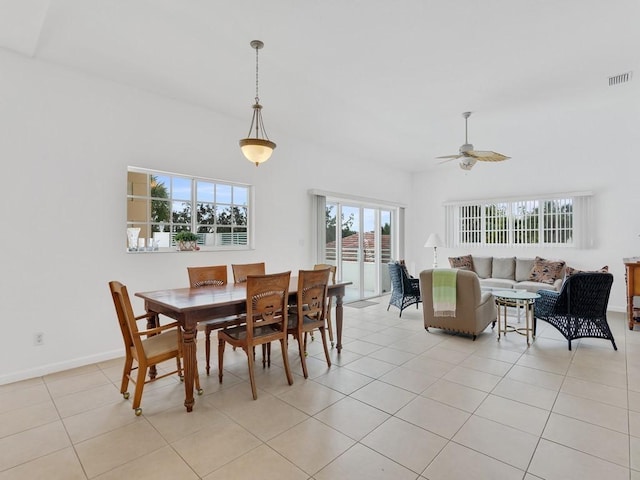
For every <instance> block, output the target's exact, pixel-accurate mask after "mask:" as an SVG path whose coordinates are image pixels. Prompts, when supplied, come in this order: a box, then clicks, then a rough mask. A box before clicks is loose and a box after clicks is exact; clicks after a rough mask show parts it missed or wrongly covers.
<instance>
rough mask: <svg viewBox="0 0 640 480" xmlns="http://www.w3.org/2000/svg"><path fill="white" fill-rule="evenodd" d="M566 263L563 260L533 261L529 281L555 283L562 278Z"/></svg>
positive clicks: (538, 258) (538, 259) (537, 258)
mask: <svg viewBox="0 0 640 480" xmlns="http://www.w3.org/2000/svg"><path fill="white" fill-rule="evenodd" d="M564 265H565V262H564V261H563V260H547V259H545V258H540V257H536V258H535V260H534V261H533V268H532V269H531V273H530V274H529V280H530V281H532V282H540V283H547V284H549V285H553V283H554V282H555V281H556V280H557V279H558V278H560V276H561V275H562V271H563V269H564Z"/></svg>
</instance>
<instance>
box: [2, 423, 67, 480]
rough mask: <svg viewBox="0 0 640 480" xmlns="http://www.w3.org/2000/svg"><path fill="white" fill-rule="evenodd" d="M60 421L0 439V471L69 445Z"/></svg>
mask: <svg viewBox="0 0 640 480" xmlns="http://www.w3.org/2000/svg"><path fill="white" fill-rule="evenodd" d="M70 444H71V442H70V440H69V437H68V435H67V432H66V431H65V429H64V426H63V425H62V422H61V421H60V420H57V421H55V422H52V423H47V424H46V425H42V426H40V427H35V428H32V429H29V430H24V431H22V432H20V433H15V434H13V435H10V436H8V437H4V438H3V439H0V471H2V470H5V469H8V468H11V467H15V466H16V465H20V464H22V463H24V462H28V461H30V460H33V459H35V458H38V457H40V456H43V455H47V454H49V453H52V452H55V451H56V450H60V449H62V448H65V447H67V446H68V445H70Z"/></svg>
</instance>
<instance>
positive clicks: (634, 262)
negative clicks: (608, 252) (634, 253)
mask: <svg viewBox="0 0 640 480" xmlns="http://www.w3.org/2000/svg"><path fill="white" fill-rule="evenodd" d="M623 261H624V266H625V279H626V281H627V321H628V322H629V330H633V326H634V325H635V323H636V321H637V320H636V317H635V315H634V311H633V297H635V296H639V295H640V257H632V258H624V259H623ZM639 320H640V319H639Z"/></svg>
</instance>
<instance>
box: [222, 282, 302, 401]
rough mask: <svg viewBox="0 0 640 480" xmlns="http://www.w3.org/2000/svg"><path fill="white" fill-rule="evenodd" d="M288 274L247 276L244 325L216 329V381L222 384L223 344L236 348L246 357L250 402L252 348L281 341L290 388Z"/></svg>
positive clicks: (255, 397) (253, 376)
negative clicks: (242, 351)
mask: <svg viewBox="0 0 640 480" xmlns="http://www.w3.org/2000/svg"><path fill="white" fill-rule="evenodd" d="M290 277H291V272H284V273H275V274H271V275H249V276H248V277H247V279H246V282H247V300H246V301H247V308H246V310H247V317H246V323H245V324H243V325H236V326H233V327H228V328H225V329H223V330H218V378H219V380H220V383H222V376H223V373H222V372H223V360H224V350H225V345H226V344H227V343H228V344H230V345H232V346H234V347H239V348H242V349H243V350H244V352H245V353H246V354H247V362H248V365H249V380H250V382H251V393H252V394H253V399H254V400H256V399H257V398H258V392H257V389H256V381H255V374H254V363H255V358H254V357H255V355H254V351H255V348H254V347H255V346H256V345H266V344H270V343H271V342H273V341H276V340H277V341H279V342H280V348H281V350H282V360H283V363H284V370H285V373H286V376H287V381H288V383H289V385H292V384H293V375H292V374H291V369H290V367H289V356H288V353H287V299H288V296H289V280H290Z"/></svg>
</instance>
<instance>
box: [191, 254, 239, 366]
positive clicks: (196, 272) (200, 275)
mask: <svg viewBox="0 0 640 480" xmlns="http://www.w3.org/2000/svg"><path fill="white" fill-rule="evenodd" d="M187 273H188V274H189V285H190V286H191V288H201V287H209V286H223V285H226V284H227V266H226V265H211V266H205V267H187ZM243 321H244V316H228V317H222V318H212V319H210V320H204V321H201V322H198V330H204V349H205V357H206V361H207V365H206V368H205V369H206V372H207V375H209V371H210V369H211V362H210V360H211V332H212V331H213V330H219V329H221V328H224V327H228V326H230V325H237V324H238V323H240V322H243Z"/></svg>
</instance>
